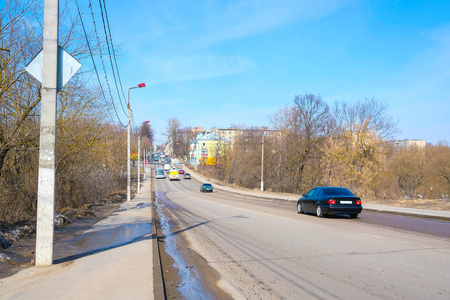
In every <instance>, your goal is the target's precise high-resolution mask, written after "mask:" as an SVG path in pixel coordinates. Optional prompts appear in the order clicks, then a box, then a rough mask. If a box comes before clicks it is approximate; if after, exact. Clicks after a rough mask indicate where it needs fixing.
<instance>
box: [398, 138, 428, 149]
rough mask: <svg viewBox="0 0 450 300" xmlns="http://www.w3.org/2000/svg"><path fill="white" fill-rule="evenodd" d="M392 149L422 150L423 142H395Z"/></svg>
mask: <svg viewBox="0 0 450 300" xmlns="http://www.w3.org/2000/svg"><path fill="white" fill-rule="evenodd" d="M393 143H394V147H396V148H405V149H409V148H412V147H416V148H418V149H424V148H425V144H426V143H425V141H422V140H408V139H406V140H395V141H394V142H393Z"/></svg>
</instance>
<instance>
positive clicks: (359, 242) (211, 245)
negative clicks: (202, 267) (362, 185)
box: [156, 179, 450, 299]
mask: <svg viewBox="0 0 450 300" xmlns="http://www.w3.org/2000/svg"><path fill="white" fill-rule="evenodd" d="M199 187H200V184H199V183H198V182H195V181H193V180H192V181H189V180H181V181H172V182H170V181H169V180H168V179H160V180H156V190H157V191H158V192H167V193H166V196H167V199H168V200H166V201H168V203H165V205H166V207H168V208H169V209H170V210H171V213H172V214H173V215H172V218H173V222H175V223H176V224H177V226H178V227H179V228H185V230H183V236H184V237H185V238H187V239H188V240H189V242H190V243H191V245H192V248H193V249H194V250H195V251H196V252H197V253H199V254H200V255H201V256H203V257H204V259H205V263H206V264H207V265H208V266H209V267H213V268H215V269H216V270H217V271H218V272H219V273H220V274H221V276H222V280H221V281H220V283H219V285H220V287H221V288H222V289H224V290H225V291H226V292H227V293H229V294H230V295H231V296H232V297H233V298H235V299H239V298H241V299H448V296H449V295H450V285H449V284H448V283H449V282H450V239H449V232H450V223H447V222H440V221H433V220H424V219H420V218H411V217H405V216H394V215H387V214H377V213H367V212H363V213H362V214H360V215H359V217H358V218H357V219H350V218H348V217H328V218H321V219H319V218H316V217H315V216H313V215H300V214H297V212H296V207H295V203H292V202H287V201H279V200H262V199H253V198H249V197H243V196H240V195H236V194H229V193H226V192H222V191H218V192H217V191H216V192H214V193H205V194H204V193H200V192H199Z"/></svg>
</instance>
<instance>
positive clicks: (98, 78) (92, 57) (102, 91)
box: [75, 0, 120, 136]
mask: <svg viewBox="0 0 450 300" xmlns="http://www.w3.org/2000/svg"><path fill="white" fill-rule="evenodd" d="M75 3H76V5H77V10H78V16H79V18H80V21H81V27H82V28H83V32H84V36H85V38H86V43H87V46H88V49H89V53H90V56H91V59H92V64H93V66H94V70H95V74H96V75H97V80H98V83H99V86H100V90H101V93H102V95H103V99H104V100H105V103H106V105H108V102H107V98H106V95H105V92H104V90H103V86H102V84H101V81H100V76H99V74H98V70H97V66H96V64H95V61H94V55H93V53H92V49H91V45H90V43H89V39H88V36H87V33H86V28H85V26H84V22H83V18H82V17H81V12H80V7H79V5H78V0H75ZM108 112H109V114H110V117H111V120H114V118H113V116H112V114H111V112H110V111H109V110H108ZM116 114H117V111H116ZM117 117H118V116H117ZM119 122H120V119H119ZM112 123H113V126H114V129H115V131H116V133H117V135H118V136H120V134H119V131H118V129H117V127H116V126H115V124H114V122H112Z"/></svg>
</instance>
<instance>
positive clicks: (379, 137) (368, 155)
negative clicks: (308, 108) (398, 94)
mask: <svg viewBox="0 0 450 300" xmlns="http://www.w3.org/2000/svg"><path fill="white" fill-rule="evenodd" d="M333 117H334V127H333V128H332V135H330V137H329V138H328V140H327V143H326V144H325V145H324V147H323V151H324V155H325V156H324V163H325V166H326V168H325V169H326V172H325V173H324V176H325V177H324V180H325V182H326V183H327V184H329V185H340V186H346V187H349V188H351V189H353V190H354V191H356V192H357V193H358V194H360V195H370V194H373V190H374V189H373V186H374V183H375V179H376V177H377V174H379V172H382V171H383V170H385V168H386V163H385V162H386V151H387V150H386V143H387V138H388V137H390V136H391V135H392V134H393V133H394V132H395V131H396V128H395V124H394V122H392V118H391V117H390V116H389V115H388V114H387V105H385V104H382V103H379V102H377V101H375V100H374V99H370V100H366V101H363V102H357V103H355V104H352V105H350V104H347V103H346V102H344V101H341V102H336V104H335V108H334V110H333Z"/></svg>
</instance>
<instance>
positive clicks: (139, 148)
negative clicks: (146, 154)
mask: <svg viewBox="0 0 450 300" xmlns="http://www.w3.org/2000/svg"><path fill="white" fill-rule="evenodd" d="M148 122H150V121H145V122H142V123H141V124H139V139H138V181H137V193H138V194H140V193H141V126H142V125H143V124H146V123H148ZM144 179H145V165H144Z"/></svg>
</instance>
